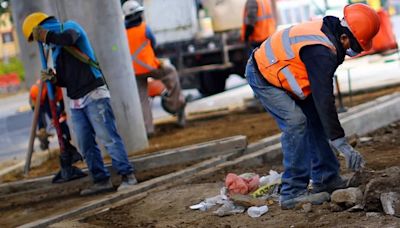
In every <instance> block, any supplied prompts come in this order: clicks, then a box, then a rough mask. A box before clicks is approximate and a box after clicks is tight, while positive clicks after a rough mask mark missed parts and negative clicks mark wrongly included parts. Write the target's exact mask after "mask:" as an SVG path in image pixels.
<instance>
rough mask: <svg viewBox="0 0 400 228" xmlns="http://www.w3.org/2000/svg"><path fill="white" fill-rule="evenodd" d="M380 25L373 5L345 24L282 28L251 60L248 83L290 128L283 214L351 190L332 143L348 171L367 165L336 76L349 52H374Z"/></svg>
mask: <svg viewBox="0 0 400 228" xmlns="http://www.w3.org/2000/svg"><path fill="white" fill-rule="evenodd" d="M379 26H380V21H379V18H378V16H377V14H376V13H375V11H374V10H372V9H371V8H370V7H369V6H367V5H365V4H360V3H359V4H353V5H348V6H346V7H345V8H344V18H343V19H342V20H340V19H339V18H336V17H333V16H327V17H324V18H323V19H321V20H317V21H312V22H306V23H302V24H298V25H294V26H291V27H289V28H287V29H284V30H281V31H278V32H276V33H274V34H273V35H272V36H271V37H270V38H268V39H267V40H266V41H264V42H263V43H262V45H261V46H260V47H259V48H257V49H255V50H254V52H253V54H252V56H251V57H250V59H249V61H248V64H247V67H246V74H245V75H246V78H247V81H248V83H249V84H250V86H251V88H252V89H253V91H254V93H255V94H256V96H257V97H258V99H259V100H260V101H261V103H262V105H263V106H264V108H265V109H266V110H267V111H268V112H269V113H271V114H272V116H273V117H274V118H275V120H276V122H277V123H278V125H279V128H280V129H281V131H282V137H281V143H282V151H283V166H284V173H283V176H282V189H281V196H280V203H281V207H282V209H290V208H293V207H295V205H296V204H297V203H299V202H305V201H307V202H311V203H313V204H321V203H322V202H324V201H327V200H329V197H330V195H329V193H331V192H332V191H334V190H335V189H339V188H345V187H347V186H346V181H345V180H343V179H342V178H341V177H340V175H339V163H338V160H337V158H336V156H335V154H334V152H333V151H332V149H331V147H330V144H331V145H332V147H333V148H335V149H336V150H337V151H338V152H339V153H341V154H342V155H344V157H345V161H346V166H347V168H349V169H351V170H353V171H356V170H359V169H360V168H362V167H363V166H364V160H363V157H362V156H361V154H360V153H359V152H357V151H356V150H355V149H353V148H352V146H350V145H349V144H348V142H347V141H346V138H345V132H344V130H343V128H342V127H341V125H340V122H339V119H338V115H337V112H336V107H335V97H334V95H333V75H334V73H335V70H336V69H337V67H338V66H339V65H340V64H342V62H343V61H344V58H345V55H346V54H347V55H349V56H355V55H357V54H358V53H360V52H362V51H368V50H369V49H370V48H371V45H372V38H373V37H374V36H375V35H376V33H377V32H378V30H379ZM329 142H330V144H329ZM310 178H311V180H312V187H313V188H312V192H311V193H309V192H308V191H307V186H308V185H309V180H310Z"/></svg>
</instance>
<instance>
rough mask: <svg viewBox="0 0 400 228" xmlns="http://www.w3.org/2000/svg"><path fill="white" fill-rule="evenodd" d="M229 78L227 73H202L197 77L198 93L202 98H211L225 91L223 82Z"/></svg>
mask: <svg viewBox="0 0 400 228" xmlns="http://www.w3.org/2000/svg"><path fill="white" fill-rule="evenodd" d="M228 77H229V72H225V71H214V72H203V73H201V74H200V75H199V82H200V83H199V84H200V85H199V86H200V87H199V88H198V90H199V92H200V93H201V94H202V95H203V96H211V95H214V94H217V93H221V92H223V91H225V82H226V79H227V78H228Z"/></svg>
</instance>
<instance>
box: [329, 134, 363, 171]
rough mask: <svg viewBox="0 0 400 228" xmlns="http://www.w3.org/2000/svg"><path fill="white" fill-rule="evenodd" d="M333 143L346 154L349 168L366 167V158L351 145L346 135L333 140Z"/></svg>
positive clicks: (340, 151) (354, 169) (353, 169)
mask: <svg viewBox="0 0 400 228" xmlns="http://www.w3.org/2000/svg"><path fill="white" fill-rule="evenodd" d="M331 145H332V146H333V147H334V148H335V149H336V150H337V151H338V152H339V153H341V154H342V155H343V156H344V158H345V160H346V167H347V168H348V169H351V170H352V171H358V170H360V169H361V168H363V167H364V165H365V161H364V158H363V157H362V155H361V154H360V153H359V152H358V151H356V150H355V149H354V148H353V147H352V146H350V144H349V143H348V142H347V140H346V138H345V137H342V138H338V139H335V140H333V141H331Z"/></svg>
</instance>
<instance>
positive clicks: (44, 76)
mask: <svg viewBox="0 0 400 228" xmlns="http://www.w3.org/2000/svg"><path fill="white" fill-rule="evenodd" d="M40 74H41V77H40V79H41V80H42V82H45V81H47V80H49V81H50V82H51V83H53V84H55V83H56V82H57V78H56V74H55V73H54V70H53V69H51V68H47V69H46V70H41V71H40Z"/></svg>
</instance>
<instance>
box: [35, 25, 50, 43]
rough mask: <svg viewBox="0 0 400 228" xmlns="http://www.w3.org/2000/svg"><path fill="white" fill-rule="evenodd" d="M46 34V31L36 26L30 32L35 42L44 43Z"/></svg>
mask: <svg viewBox="0 0 400 228" xmlns="http://www.w3.org/2000/svg"><path fill="white" fill-rule="evenodd" d="M48 32H49V31H48V30H46V29H44V28H42V27H40V26H36V27H34V28H33V30H32V37H33V39H34V40H36V41H39V42H42V43H46V37H47V33H48Z"/></svg>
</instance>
